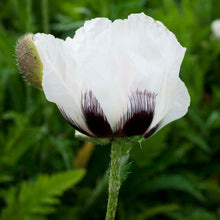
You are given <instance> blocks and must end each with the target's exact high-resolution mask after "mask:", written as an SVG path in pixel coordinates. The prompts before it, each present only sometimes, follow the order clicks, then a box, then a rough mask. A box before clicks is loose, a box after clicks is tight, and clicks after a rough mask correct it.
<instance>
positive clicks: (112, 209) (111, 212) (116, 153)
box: [105, 140, 122, 220]
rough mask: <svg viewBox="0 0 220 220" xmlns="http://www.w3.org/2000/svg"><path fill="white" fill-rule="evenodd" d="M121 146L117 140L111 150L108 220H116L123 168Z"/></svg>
mask: <svg viewBox="0 0 220 220" xmlns="http://www.w3.org/2000/svg"><path fill="white" fill-rule="evenodd" d="M121 148H122V146H121V144H120V142H118V141H117V140H116V141H114V142H113V143H112V148H111V170H110V177H109V188H108V194H109V195H108V206H107V213H106V218H105V219H106V220H114V219H115V213H116V208H117V203H118V194H119V189H120V185H121V183H120V166H121Z"/></svg>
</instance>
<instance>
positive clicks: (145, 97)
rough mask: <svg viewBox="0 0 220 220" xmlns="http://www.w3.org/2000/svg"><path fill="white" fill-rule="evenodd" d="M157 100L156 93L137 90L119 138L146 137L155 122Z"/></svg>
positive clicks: (132, 97) (132, 95)
mask: <svg viewBox="0 0 220 220" xmlns="http://www.w3.org/2000/svg"><path fill="white" fill-rule="evenodd" d="M155 98H156V95H155V93H150V92H147V91H146V90H144V91H139V90H136V91H135V92H133V93H132V94H131V96H130V104H129V106H128V110H127V113H126V114H125V115H124V117H123V118H122V120H121V122H120V125H119V127H120V129H119V130H118V132H117V133H118V135H119V136H127V137H130V136H134V135H144V133H145V132H146V130H147V129H148V128H149V126H150V124H151V122H152V120H153V116H154V110H155Z"/></svg>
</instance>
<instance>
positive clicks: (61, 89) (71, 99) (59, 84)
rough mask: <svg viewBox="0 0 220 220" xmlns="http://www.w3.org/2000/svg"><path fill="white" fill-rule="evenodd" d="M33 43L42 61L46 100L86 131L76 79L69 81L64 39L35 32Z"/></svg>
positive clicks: (68, 63) (68, 64)
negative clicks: (59, 108)
mask: <svg viewBox="0 0 220 220" xmlns="http://www.w3.org/2000/svg"><path fill="white" fill-rule="evenodd" d="M34 43H35V45H36V48H37V50H38V53H39V55H40V58H41V61H42V63H43V79H42V87H43V90H44V93H45V96H46V98H47V100H48V101H50V102H54V103H56V104H57V106H59V107H62V108H63V109H64V110H65V113H66V114H67V115H68V116H69V117H71V118H72V120H73V121H74V122H76V124H79V125H80V126H81V128H83V130H85V131H86V132H88V133H90V132H89V131H88V128H87V126H86V125H85V123H84V120H83V118H82V113H81V105H80V90H79V86H78V85H77V82H76V81H71V83H69V84H70V85H72V86H73V87H72V89H71V88H70V87H69V86H68V85H69V84H68V83H67V82H68V81H69V74H68V71H70V70H69V68H70V67H69V66H70V62H69V60H68V59H67V55H66V54H65V50H64V41H63V40H60V39H57V38H54V37H53V36H52V35H46V34H36V35H35V36H34Z"/></svg>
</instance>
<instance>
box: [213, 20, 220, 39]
mask: <svg viewBox="0 0 220 220" xmlns="http://www.w3.org/2000/svg"><path fill="white" fill-rule="evenodd" d="M211 29H212V32H213V34H214V36H215V37H216V38H217V39H218V40H219V41H220V19H217V20H214V21H213V22H212V24H211Z"/></svg>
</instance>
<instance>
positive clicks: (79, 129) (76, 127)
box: [57, 106, 91, 136]
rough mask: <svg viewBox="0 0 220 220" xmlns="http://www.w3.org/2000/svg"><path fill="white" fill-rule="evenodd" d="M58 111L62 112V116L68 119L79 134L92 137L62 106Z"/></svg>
mask: <svg viewBox="0 0 220 220" xmlns="http://www.w3.org/2000/svg"><path fill="white" fill-rule="evenodd" d="M57 107H58V109H59V110H60V112H61V114H62V115H63V117H64V118H65V119H66V121H67V122H68V123H69V124H70V125H71V126H72V127H73V128H74V129H76V130H78V131H79V132H81V133H83V134H85V135H87V136H91V135H90V134H89V133H88V132H86V131H85V130H83V129H82V128H81V127H80V126H79V125H78V124H77V123H76V122H75V121H74V120H73V119H72V118H71V117H70V116H69V115H68V114H67V113H66V112H65V111H64V109H63V107H62V106H57Z"/></svg>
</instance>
